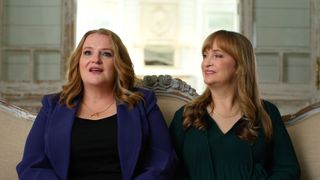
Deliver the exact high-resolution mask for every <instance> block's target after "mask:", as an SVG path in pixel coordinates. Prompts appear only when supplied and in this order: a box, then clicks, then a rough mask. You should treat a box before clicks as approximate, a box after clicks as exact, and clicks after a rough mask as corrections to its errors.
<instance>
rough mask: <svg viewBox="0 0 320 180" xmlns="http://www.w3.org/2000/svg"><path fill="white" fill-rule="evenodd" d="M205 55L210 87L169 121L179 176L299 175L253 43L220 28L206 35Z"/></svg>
mask: <svg viewBox="0 0 320 180" xmlns="http://www.w3.org/2000/svg"><path fill="white" fill-rule="evenodd" d="M202 54H203V60H202V64H201V69H202V75H203V79H204V83H205V84H206V85H207V88H206V90H205V91H204V93H203V94H202V95H200V96H199V97H198V98H196V99H195V100H194V101H192V102H191V103H189V104H187V105H185V106H184V107H182V108H181V109H179V110H178V111H177V112H176V113H175V116H174V118H173V121H172V123H171V125H170V133H171V135H172V139H173V141H174V144H175V148H176V152H177V154H178V157H179V159H180V163H179V164H180V165H179V170H178V171H177V173H176V178H175V179H201V180H204V179H208V180H209V179H210V180H212V179H217V180H220V179H228V180H233V179H234V180H241V179H243V180H248V179H287V180H293V179H299V177H300V167H299V163H298V161H297V158H296V155H295V152H294V148H293V146H292V143H291V140H290V137H289V135H288V133H287V131H286V128H285V126H284V124H283V122H282V119H281V115H280V113H279V111H278V109H277V107H276V106H275V105H273V104H272V103H270V102H268V101H266V100H262V99H261V98H260V95H259V90H258V85H257V78H256V62H255V56H254V51H253V47H252V44H251V43H250V41H249V40H248V39H247V38H246V37H244V36H243V35H241V34H239V33H236V32H231V31H225V30H220V31H217V32H214V33H212V34H211V35H209V36H208V37H207V38H206V40H205V41H204V44H203V48H202Z"/></svg>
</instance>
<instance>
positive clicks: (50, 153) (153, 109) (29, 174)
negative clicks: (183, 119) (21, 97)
mask: <svg viewBox="0 0 320 180" xmlns="http://www.w3.org/2000/svg"><path fill="white" fill-rule="evenodd" d="M137 90H138V91H139V92H142V93H143V94H144V98H145V105H144V103H143V102H140V103H139V104H137V105H136V106H134V108H133V109H130V110H129V107H128V106H127V105H126V104H124V103H118V104H117V117H118V121H117V123H118V149H119V158H120V164H121V172H122V177H123V179H124V180H129V179H141V180H152V179H171V175H172V173H173V170H174V167H175V164H176V160H177V157H176V153H175V151H174V148H173V146H172V144H171V140H170V136H169V132H168V128H167V126H166V123H165V121H164V118H163V116H162V114H161V112H160V109H159V107H158V105H157V99H156V96H155V95H154V93H153V92H151V91H148V90H145V89H140V88H139V89H137ZM75 103H76V108H73V109H68V108H67V107H66V106H65V105H61V104H59V95H58V94H53V95H46V96H44V97H43V99H42V104H43V106H42V108H41V110H40V112H39V113H38V115H37V117H36V119H35V121H34V124H33V126H32V128H31V130H30V133H29V135H28V138H27V141H26V145H25V149H24V154H23V158H22V161H21V162H20V163H19V164H18V165H17V173H18V176H19V179H21V180H23V179H26V180H43V179H46V180H58V179H59V180H66V179H67V177H68V167H69V159H70V145H71V144H70V142H71V130H72V125H73V122H74V119H75V116H76V111H77V108H78V105H79V101H76V102H75ZM137 164H139V170H136V169H135V168H136V166H137Z"/></svg>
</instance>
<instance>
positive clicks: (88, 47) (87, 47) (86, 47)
mask: <svg viewBox="0 0 320 180" xmlns="http://www.w3.org/2000/svg"><path fill="white" fill-rule="evenodd" d="M82 49H93V47H91V46H85V47H83V48H82ZM100 50H109V51H113V50H112V49H111V48H102V49H100Z"/></svg>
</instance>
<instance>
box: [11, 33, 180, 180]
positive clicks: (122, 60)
mask: <svg viewBox="0 0 320 180" xmlns="http://www.w3.org/2000/svg"><path fill="white" fill-rule="evenodd" d="M42 104H43V106H42V108H41V110H40V112H39V113H38V115H37V118H36V119H35V122H34V124H33V127H32V129H31V131H30V133H29V135H28V138H27V142H26V146H25V150H24V155H23V159H22V161H21V162H20V163H19V164H18V166H17V172H18V176H19V179H26V180H30V179H33V180H36V179H39V180H43V179H50V180H58V179H59V180H66V179H70V180H72V179H76V180H85V179H87V180H89V179H90V180H100V179H101V180H102V179H113V180H116V179H124V180H131V179H141V180H152V179H170V177H171V175H172V171H173V169H174V168H173V166H174V164H175V161H176V155H175V152H174V148H173V146H172V145H171V140H170V136H169V131H168V129H167V127H166V123H165V121H164V119H163V116H162V114H161V112H160V110H159V107H158V106H157V100H156V97H155V94H154V93H153V92H151V91H148V90H145V89H141V88H138V87H135V74H134V70H133V64H132V62H131V59H130V57H129V54H128V52H127V49H126V47H125V46H124V44H123V43H122V41H121V39H120V38H119V37H118V36H117V35H116V34H115V33H114V32H112V31H110V30H107V29H98V30H92V31H88V32H87V33H86V34H85V35H84V36H83V38H82V39H81V41H80V43H79V45H78V46H77V48H76V49H75V51H74V52H73V53H72V55H71V57H70V59H69V64H68V80H67V83H66V84H65V85H64V86H63V88H62V91H61V92H60V93H57V94H51V95H46V96H44V98H43V100H42Z"/></svg>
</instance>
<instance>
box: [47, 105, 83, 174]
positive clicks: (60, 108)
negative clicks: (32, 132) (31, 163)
mask: <svg viewBox="0 0 320 180" xmlns="http://www.w3.org/2000/svg"><path fill="white" fill-rule="evenodd" d="M77 107H78V104H77V105H76V107H75V108H73V109H68V108H67V107H66V106H65V105H60V104H58V105H57V106H56V109H55V110H54V112H53V114H52V116H51V119H50V121H49V122H50V124H49V125H48V132H49V133H48V151H50V152H48V154H49V155H50V156H51V157H52V158H50V160H51V163H52V166H53V168H54V169H55V170H56V172H57V173H58V174H59V176H60V177H61V178H62V179H67V176H68V168H69V159H70V146H71V130H72V125H73V122H74V118H75V115H76V110H77Z"/></svg>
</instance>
